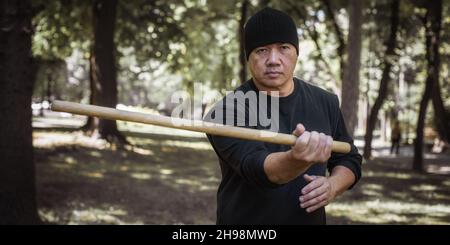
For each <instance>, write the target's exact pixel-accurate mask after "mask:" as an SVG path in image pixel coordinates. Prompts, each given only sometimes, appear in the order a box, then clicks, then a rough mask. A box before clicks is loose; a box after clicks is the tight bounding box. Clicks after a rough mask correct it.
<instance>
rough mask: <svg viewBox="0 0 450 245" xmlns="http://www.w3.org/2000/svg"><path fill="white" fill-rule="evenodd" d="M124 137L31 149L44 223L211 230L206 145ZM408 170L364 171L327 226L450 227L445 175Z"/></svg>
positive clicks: (386, 166) (406, 163) (211, 183)
mask: <svg viewBox="0 0 450 245" xmlns="http://www.w3.org/2000/svg"><path fill="white" fill-rule="evenodd" d="M54 130H56V131H54ZM58 130H59V131H58ZM35 132H40V133H41V134H40V136H39V137H46V134H47V132H61V133H67V134H74V132H73V130H72V129H62V128H61V129H53V128H52V129H51V130H49V129H46V130H35ZM48 134H49V135H50V133H48ZM124 134H125V135H126V136H127V137H128V139H129V140H130V141H131V142H132V144H133V147H131V148H127V149H122V150H112V149H109V148H105V149H99V148H98V147H89V146H86V145H80V144H77V143H76V142H75V143H73V142H72V143H71V142H70V140H71V138H70V137H69V139H68V140H67V141H69V142H68V143H64V142H63V143H61V144H58V145H56V147H52V146H51V144H50V145H46V147H39V146H35V158H36V161H35V162H36V173H37V174H36V175H37V194H38V195H37V198H38V205H39V210H40V214H41V217H43V219H44V220H46V221H47V222H50V223H58V224H99V223H101V224H104V223H107V224H124V223H125V224H127V223H131V224H140V223H145V224H179V223H182V224H214V223H215V211H216V191H217V187H218V185H219V182H220V170H219V166H218V163H217V158H216V155H215V154H214V152H213V151H212V149H211V147H210V145H209V143H208V141H207V140H206V138H202V137H189V136H172V135H165V134H158V133H154V132H151V133H133V132H124ZM49 137H51V136H49ZM66 138H67V137H66ZM69 143H70V144H69ZM445 161H446V160H441V159H440V158H436V159H434V160H427V165H428V166H431V165H436V166H449V165H450V164H449V163H447V162H445ZM411 165H412V162H411V159H410V158H407V157H396V158H389V157H386V158H377V159H374V160H372V161H369V162H368V163H366V164H364V165H363V178H362V179H361V181H360V182H359V183H358V185H356V186H355V188H354V189H352V190H350V191H348V192H346V193H345V194H344V195H342V196H341V197H339V198H338V199H337V200H336V201H335V202H333V203H332V204H330V205H329V206H327V216H328V223H329V224H449V223H450V205H449V204H450V178H449V176H448V175H436V174H418V173H415V172H413V171H411V170H410V168H411Z"/></svg>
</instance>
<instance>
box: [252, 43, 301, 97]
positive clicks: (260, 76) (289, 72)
mask: <svg viewBox="0 0 450 245" xmlns="http://www.w3.org/2000/svg"><path fill="white" fill-rule="evenodd" d="M296 64H297V52H296V49H295V47H294V46H293V45H292V44H290V43H274V44H269V45H266V46H261V47H258V48H256V49H254V50H253V51H252V52H251V53H250V56H249V59H248V65H249V68H250V72H251V73H252V76H253V80H254V81H255V83H256V85H257V86H258V87H259V88H263V89H264V90H282V89H283V88H286V86H291V85H290V82H291V81H292V79H293V75H294V69H295V65H296Z"/></svg>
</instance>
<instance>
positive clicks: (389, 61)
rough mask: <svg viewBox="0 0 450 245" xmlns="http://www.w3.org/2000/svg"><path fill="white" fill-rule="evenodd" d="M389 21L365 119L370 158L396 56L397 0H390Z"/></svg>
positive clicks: (365, 150)
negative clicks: (375, 86)
mask: <svg viewBox="0 0 450 245" xmlns="http://www.w3.org/2000/svg"><path fill="white" fill-rule="evenodd" d="M390 21H391V27H390V34H389V39H388V40H387V43H386V56H385V58H384V68H383V74H382V77H381V81H380V88H379V90H378V97H377V99H376V100H375V103H374V105H373V106H372V108H371V110H370V114H369V119H368V120H367V127H366V134H365V135H364V141H365V144H364V158H366V159H368V158H370V157H371V154H372V138H373V130H374V128H375V124H376V122H377V118H378V112H379V110H380V108H381V106H382V105H383V103H384V100H385V98H386V97H387V95H388V85H389V81H390V80H391V78H390V73H391V68H392V66H393V64H394V61H395V58H396V57H397V54H396V53H395V48H396V47H397V30H398V25H399V0H392V3H391V18H390Z"/></svg>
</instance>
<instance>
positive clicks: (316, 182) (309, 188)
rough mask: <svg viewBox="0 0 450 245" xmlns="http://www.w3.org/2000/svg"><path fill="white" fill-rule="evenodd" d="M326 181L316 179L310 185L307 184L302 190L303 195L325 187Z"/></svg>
mask: <svg viewBox="0 0 450 245" xmlns="http://www.w3.org/2000/svg"><path fill="white" fill-rule="evenodd" d="M304 178H305V180H306V181H308V180H307V179H306V178H307V177H304ZM323 183H324V181H323V178H319V177H316V178H315V179H314V180H312V181H311V182H309V184H307V185H306V186H305V187H303V189H302V194H303V195H306V194H308V193H309V192H311V191H312V190H314V189H316V188H318V187H319V186H321V185H323Z"/></svg>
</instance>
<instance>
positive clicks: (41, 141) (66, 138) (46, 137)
mask: <svg viewBox="0 0 450 245" xmlns="http://www.w3.org/2000/svg"><path fill="white" fill-rule="evenodd" d="M69 145H77V146H82V147H89V148H97V149H105V148H107V147H108V146H109V144H108V143H107V142H106V141H105V140H101V139H95V138H91V137H88V136H86V135H84V134H83V133H82V132H81V131H80V132H75V133H74V132H72V133H61V132H33V146H34V147H38V148H50V149H52V148H55V147H58V146H69Z"/></svg>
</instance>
